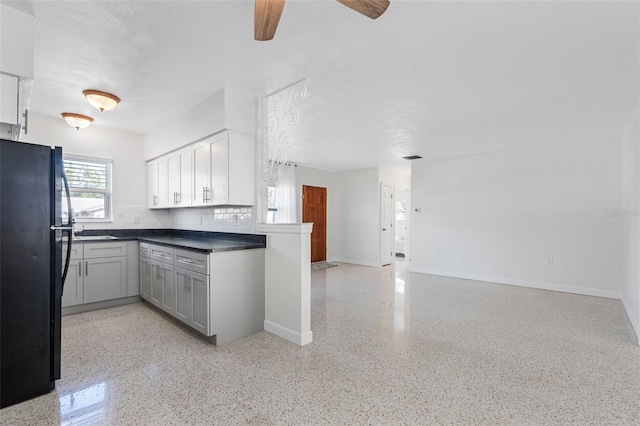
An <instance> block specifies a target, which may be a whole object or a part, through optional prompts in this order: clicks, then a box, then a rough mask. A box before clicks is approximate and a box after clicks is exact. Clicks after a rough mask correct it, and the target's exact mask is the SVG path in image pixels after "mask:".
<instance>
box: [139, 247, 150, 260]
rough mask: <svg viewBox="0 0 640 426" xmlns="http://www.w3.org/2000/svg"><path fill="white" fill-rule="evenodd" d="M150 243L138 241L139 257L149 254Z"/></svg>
mask: <svg viewBox="0 0 640 426" xmlns="http://www.w3.org/2000/svg"><path fill="white" fill-rule="evenodd" d="M150 245H151V244H149V243H140V257H147V258H148V257H149V256H150V255H151V250H150V249H149V246H150Z"/></svg>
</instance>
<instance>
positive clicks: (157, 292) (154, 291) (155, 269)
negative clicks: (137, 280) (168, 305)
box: [149, 260, 162, 306]
mask: <svg viewBox="0 0 640 426" xmlns="http://www.w3.org/2000/svg"><path fill="white" fill-rule="evenodd" d="M149 262H150V263H151V303H153V304H155V305H157V306H161V305H162V277H161V276H160V273H161V272H160V267H161V266H160V265H162V264H161V263H160V262H155V261H153V260H151V261H149Z"/></svg>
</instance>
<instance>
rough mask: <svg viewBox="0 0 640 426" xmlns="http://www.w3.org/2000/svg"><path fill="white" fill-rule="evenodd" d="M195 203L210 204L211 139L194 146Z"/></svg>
mask: <svg viewBox="0 0 640 426" xmlns="http://www.w3.org/2000/svg"><path fill="white" fill-rule="evenodd" d="M192 176H193V205H194V206H203V205H206V204H209V198H210V193H209V192H210V191H211V155H210V148H209V141H208V140H204V141H202V142H200V143H197V144H196V145H194V146H193V174H192Z"/></svg>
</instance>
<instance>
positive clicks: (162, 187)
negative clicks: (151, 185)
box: [158, 157, 169, 207]
mask: <svg viewBox="0 0 640 426" xmlns="http://www.w3.org/2000/svg"><path fill="white" fill-rule="evenodd" d="M168 184H169V181H168V178H167V159H166V158H164V157H163V158H161V159H159V160H158V207H167V206H168V205H169V200H168V194H169V186H168Z"/></svg>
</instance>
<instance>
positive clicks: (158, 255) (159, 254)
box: [149, 244, 173, 264]
mask: <svg viewBox="0 0 640 426" xmlns="http://www.w3.org/2000/svg"><path fill="white" fill-rule="evenodd" d="M149 257H150V258H151V259H156V260H159V261H160V262H164V263H171V264H173V249H172V248H171V247H165V246H158V245H155V244H149Z"/></svg>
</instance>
